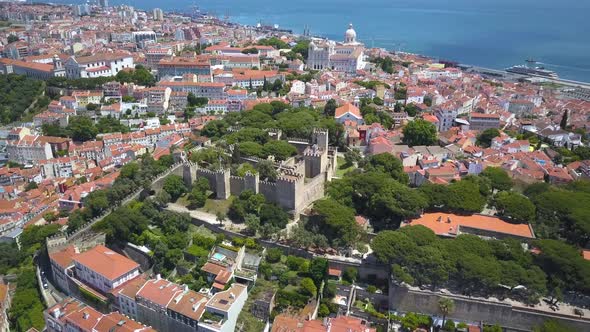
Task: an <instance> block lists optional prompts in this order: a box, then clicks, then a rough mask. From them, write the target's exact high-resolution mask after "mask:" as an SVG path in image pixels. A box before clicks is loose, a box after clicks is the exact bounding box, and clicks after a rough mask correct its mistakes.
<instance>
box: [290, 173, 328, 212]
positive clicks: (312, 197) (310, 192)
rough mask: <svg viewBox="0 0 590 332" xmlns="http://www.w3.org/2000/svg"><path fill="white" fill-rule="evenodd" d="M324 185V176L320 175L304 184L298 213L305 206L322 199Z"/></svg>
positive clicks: (323, 174)
mask: <svg viewBox="0 0 590 332" xmlns="http://www.w3.org/2000/svg"><path fill="white" fill-rule="evenodd" d="M325 184H326V174H325V173H322V174H319V175H317V176H316V177H314V178H313V179H311V180H309V181H308V182H307V183H305V186H304V189H303V193H302V195H303V197H302V199H301V202H300V206H299V207H298V209H297V210H298V211H301V210H303V209H304V208H305V207H306V206H308V205H309V204H311V203H313V202H314V201H317V200H318V199H322V198H324V188H325Z"/></svg>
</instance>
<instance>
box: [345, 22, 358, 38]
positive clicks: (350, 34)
mask: <svg viewBox="0 0 590 332" xmlns="http://www.w3.org/2000/svg"><path fill="white" fill-rule="evenodd" d="M344 40H345V42H346V43H355V42H356V31H354V29H353V27H352V23H351V24H350V25H349V26H348V30H346V33H345V35H344Z"/></svg>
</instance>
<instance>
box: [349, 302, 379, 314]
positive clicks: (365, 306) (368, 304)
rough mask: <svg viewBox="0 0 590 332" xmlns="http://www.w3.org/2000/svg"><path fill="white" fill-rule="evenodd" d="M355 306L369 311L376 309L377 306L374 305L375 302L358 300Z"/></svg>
mask: <svg viewBox="0 0 590 332" xmlns="http://www.w3.org/2000/svg"><path fill="white" fill-rule="evenodd" d="M354 306H355V307H356V308H358V309H360V310H362V311H365V312H369V313H370V312H375V311H376V310H375V307H373V304H372V303H371V302H365V301H360V300H357V301H356V302H354Z"/></svg>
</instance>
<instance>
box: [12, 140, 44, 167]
mask: <svg viewBox="0 0 590 332" xmlns="http://www.w3.org/2000/svg"><path fill="white" fill-rule="evenodd" d="M6 153H7V154H8V160H10V161H13V162H17V163H19V164H34V163H36V162H38V161H41V160H46V159H51V158H53V152H52V151H51V145H50V144H49V143H48V142H47V141H44V140H42V139H41V136H38V135H36V136H33V135H26V136H24V137H23V138H21V139H19V140H14V141H9V142H8V143H7V145H6Z"/></svg>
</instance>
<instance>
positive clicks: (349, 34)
mask: <svg viewBox="0 0 590 332" xmlns="http://www.w3.org/2000/svg"><path fill="white" fill-rule="evenodd" d="M356 37H357V35H356V31H355V30H354V28H353V26H352V24H350V25H349V26H348V30H346V32H345V33H344V42H343V43H335V42H334V41H331V40H324V39H313V40H312V41H311V43H309V54H308V56H307V68H308V69H312V70H324V69H328V70H333V71H339V72H345V73H348V74H354V73H356V71H357V70H359V69H363V68H364V67H365V65H366V62H365V54H364V51H365V47H364V45H363V44H361V43H359V42H357V40H356Z"/></svg>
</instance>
